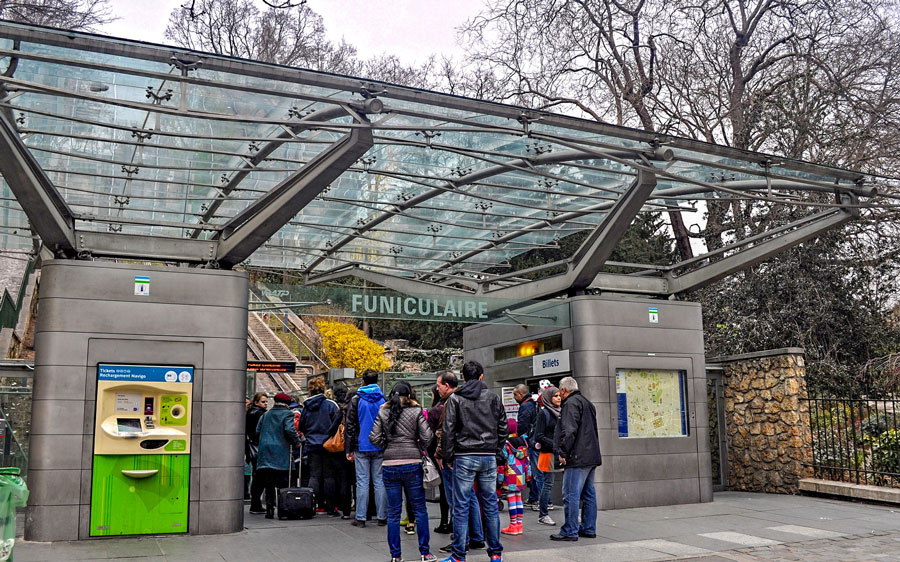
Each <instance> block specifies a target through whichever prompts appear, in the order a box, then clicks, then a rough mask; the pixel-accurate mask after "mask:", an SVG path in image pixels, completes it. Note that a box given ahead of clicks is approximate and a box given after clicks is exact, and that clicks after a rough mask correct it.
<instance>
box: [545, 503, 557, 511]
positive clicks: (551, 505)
mask: <svg viewBox="0 0 900 562" xmlns="http://www.w3.org/2000/svg"><path fill="white" fill-rule="evenodd" d="M554 509H556V506H555V505H553V504H552V503H551V504H550V505H548V506H547V511H553V510H554Z"/></svg>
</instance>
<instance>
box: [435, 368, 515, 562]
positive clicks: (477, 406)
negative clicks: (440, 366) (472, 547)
mask: <svg viewBox="0 0 900 562" xmlns="http://www.w3.org/2000/svg"><path fill="white" fill-rule="evenodd" d="M462 375H463V379H464V380H465V384H464V385H463V386H462V387H460V388H459V390H457V391H456V392H454V393H453V394H452V395H451V396H450V398H449V399H448V400H447V404H446V406H444V425H443V428H442V429H443V443H442V449H443V456H444V464H445V465H447V466H452V468H453V473H454V482H453V487H454V492H453V495H454V502H453V548H452V550H453V554H452V556H451V557H449V558H448V559H447V560H450V561H453V562H461V561H464V560H465V559H466V546H467V544H468V540H469V536H468V535H469V525H468V521H469V520H468V513H469V505H470V504H471V502H475V501H478V498H476V497H475V494H474V493H473V490H472V489H473V486H474V484H475V482H477V483H478V495H479V497H480V499H481V505H482V508H483V509H484V518H485V527H484V534H485V538H486V539H487V551H488V555H489V556H490V559H491V561H492V562H493V561H495V560H500V559H501V553H502V552H503V545H501V544H500V515H499V513H498V512H497V457H498V456H499V455H500V454H501V453H502V451H503V446H504V445H505V444H506V439H507V437H509V426H508V425H507V421H506V411H505V409H504V408H503V402H502V401H501V400H500V397H499V396H497V395H496V394H495V393H493V392H491V391H490V390H488V389H487V387H486V386H485V384H484V383H483V382H481V381H482V379H483V378H484V368H483V367H482V366H481V365H480V364H479V363H477V362H476V361H469V362H468V363H466V364H465V365H464V366H463V368H462Z"/></svg>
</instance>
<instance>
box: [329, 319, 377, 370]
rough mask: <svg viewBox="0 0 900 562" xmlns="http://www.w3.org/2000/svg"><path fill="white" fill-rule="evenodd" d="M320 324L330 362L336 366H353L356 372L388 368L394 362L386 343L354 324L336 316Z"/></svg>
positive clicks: (338, 367) (337, 367)
mask: <svg viewBox="0 0 900 562" xmlns="http://www.w3.org/2000/svg"><path fill="white" fill-rule="evenodd" d="M316 327H318V328H319V333H320V334H321V335H322V345H323V346H324V347H325V356H326V357H327V358H328V363H329V364H330V365H331V366H332V367H334V368H336V369H340V368H353V369H355V370H356V376H357V377H360V376H362V373H363V371H365V370H366V369H374V370H376V371H384V370H385V369H387V368H388V366H390V362H389V361H388V360H387V359H386V358H385V357H384V347H382V346H380V345H378V344H377V343H375V342H373V341H372V340H370V339H369V338H367V337H366V334H364V333H363V331H362V330H360V329H359V328H357V327H356V326H354V325H353V324H347V323H346V322H337V321H334V320H318V321H316Z"/></svg>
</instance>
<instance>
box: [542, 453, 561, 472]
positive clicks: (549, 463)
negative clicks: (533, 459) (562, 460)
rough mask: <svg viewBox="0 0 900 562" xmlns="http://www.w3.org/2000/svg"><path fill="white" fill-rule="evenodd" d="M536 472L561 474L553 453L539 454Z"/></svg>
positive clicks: (557, 460)
mask: <svg viewBox="0 0 900 562" xmlns="http://www.w3.org/2000/svg"><path fill="white" fill-rule="evenodd" d="M538 470H540V471H541V472H562V471H563V469H562V468H561V467H559V459H557V458H556V455H554V454H553V453H541V454H540V455H538Z"/></svg>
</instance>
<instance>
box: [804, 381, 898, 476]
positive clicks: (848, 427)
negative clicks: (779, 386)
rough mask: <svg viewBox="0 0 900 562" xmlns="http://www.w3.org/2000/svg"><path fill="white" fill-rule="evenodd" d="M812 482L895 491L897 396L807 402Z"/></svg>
mask: <svg viewBox="0 0 900 562" xmlns="http://www.w3.org/2000/svg"><path fill="white" fill-rule="evenodd" d="M808 402H809V413H810V428H811V430H812V448H813V469H814V472H815V476H816V477H817V478H824V479H827V480H836V481H841V482H853V483H856V484H869V485H875V486H888V487H894V488H897V487H900V395H898V394H897V393H889V394H884V393H881V394H877V395H870V394H867V393H862V394H860V395H858V396H844V397H835V396H815V395H810V397H809V398H808Z"/></svg>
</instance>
